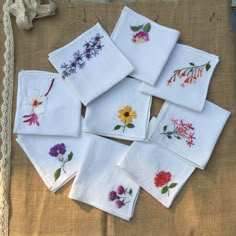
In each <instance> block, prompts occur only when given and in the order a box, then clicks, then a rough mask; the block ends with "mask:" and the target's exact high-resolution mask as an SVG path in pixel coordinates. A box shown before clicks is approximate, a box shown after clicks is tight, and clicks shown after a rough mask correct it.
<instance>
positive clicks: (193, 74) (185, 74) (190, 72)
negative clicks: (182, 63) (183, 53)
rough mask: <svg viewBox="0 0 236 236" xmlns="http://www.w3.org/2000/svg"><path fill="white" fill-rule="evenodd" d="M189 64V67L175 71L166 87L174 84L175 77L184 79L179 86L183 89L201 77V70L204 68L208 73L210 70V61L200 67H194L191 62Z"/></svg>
mask: <svg viewBox="0 0 236 236" xmlns="http://www.w3.org/2000/svg"><path fill="white" fill-rule="evenodd" d="M189 64H190V66H189V67H185V68H182V69H177V70H175V71H174V74H173V75H172V76H171V78H170V79H168V80H167V86H169V85H171V83H174V82H175V80H176V78H177V77H178V78H179V79H181V78H185V80H184V82H183V83H181V84H180V86H181V87H183V88H184V87H185V84H192V83H193V84H195V83H196V82H197V79H198V78H201V77H202V74H203V69H204V68H205V70H206V71H208V70H209V69H210V68H211V65H210V61H209V62H207V63H205V64H203V65H200V66H196V65H195V64H194V63H193V62H190V63H189Z"/></svg>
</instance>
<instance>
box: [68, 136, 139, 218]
mask: <svg viewBox="0 0 236 236" xmlns="http://www.w3.org/2000/svg"><path fill="white" fill-rule="evenodd" d="M91 136H92V137H91V140H90V147H91V148H90V149H89V152H88V153H87V155H86V157H85V159H86V161H85V162H84V164H83V166H81V168H79V169H78V173H77V175H76V178H75V180H74V182H73V185H72V188H71V191H70V194H69V198H72V199H74V200H77V201H80V202H84V203H86V204H89V205H92V206H94V207H96V208H98V209H101V210H102V211H105V212H107V213H110V214H112V215H115V216H118V217H120V218H122V219H125V220H130V218H131V217H132V216H133V213H134V209H135V204H136V201H137V199H138V195H139V186H138V185H137V184H136V183H135V182H134V181H132V180H131V179H130V178H129V177H128V176H127V175H126V174H125V173H124V172H123V171H122V170H121V169H120V168H119V167H118V166H117V165H116V164H117V162H118V161H119V160H120V159H121V158H122V157H123V156H124V154H125V152H126V151H127V149H128V146H126V145H124V144H121V143H118V142H114V141H112V140H109V139H106V138H102V137H99V136H96V135H91Z"/></svg>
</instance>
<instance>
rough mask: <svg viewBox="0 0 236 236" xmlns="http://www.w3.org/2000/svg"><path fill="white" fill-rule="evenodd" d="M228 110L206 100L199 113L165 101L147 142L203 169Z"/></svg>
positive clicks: (228, 114) (226, 117)
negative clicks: (159, 146)
mask: <svg viewBox="0 0 236 236" xmlns="http://www.w3.org/2000/svg"><path fill="white" fill-rule="evenodd" d="M229 116H230V112H229V111H227V110H225V109H223V108H221V107H219V106H217V105H215V104H213V103H211V102H209V101H206V103H205V106H204V108H203V110H202V112H196V111H192V110H189V109H186V108H183V107H180V106H177V105H174V104H171V103H169V102H165V104H164V105H163V107H162V109H161V111H160V113H159V114H158V117H157V122H156V127H155V129H154V132H153V133H152V136H151V141H152V142H156V143H159V144H161V145H162V146H163V147H165V148H167V149H168V150H169V151H172V152H173V153H176V154H177V155H178V156H179V157H180V158H183V159H184V160H187V161H189V162H190V163H192V164H193V165H195V166H196V167H198V168H201V169H204V168H205V166H206V164H207V162H208V160H209V158H210V156H211V154H212V151H213V149H214V147H215V144H216V142H217V140H218V138H219V136H220V134H221V132H222V130H223V128H224V126H225V123H226V121H227V120H228V118H229Z"/></svg>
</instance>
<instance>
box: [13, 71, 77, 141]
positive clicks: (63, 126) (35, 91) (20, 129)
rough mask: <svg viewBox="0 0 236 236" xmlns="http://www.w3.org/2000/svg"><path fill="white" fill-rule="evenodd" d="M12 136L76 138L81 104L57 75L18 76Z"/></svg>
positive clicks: (38, 73) (29, 73) (41, 72)
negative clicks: (14, 134) (13, 134)
mask: <svg viewBox="0 0 236 236" xmlns="http://www.w3.org/2000/svg"><path fill="white" fill-rule="evenodd" d="M18 77H19V80H18V92H17V106H16V115H15V124H14V133H17V134H36V135H60V136H72V137H78V136H79V134H80V126H81V102H80V101H79V100H78V99H76V97H75V96H73V94H71V92H70V90H69V89H68V87H67V86H66V85H65V82H64V81H63V80H62V79H61V77H60V76H59V74H55V73H49V72H45V71H21V72H20V73H19V76H18Z"/></svg>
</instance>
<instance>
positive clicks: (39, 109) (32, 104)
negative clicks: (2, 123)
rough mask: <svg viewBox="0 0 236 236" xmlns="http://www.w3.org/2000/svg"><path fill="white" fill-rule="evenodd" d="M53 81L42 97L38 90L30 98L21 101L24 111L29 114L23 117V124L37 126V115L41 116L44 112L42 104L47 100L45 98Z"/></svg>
mask: <svg viewBox="0 0 236 236" xmlns="http://www.w3.org/2000/svg"><path fill="white" fill-rule="evenodd" d="M54 80H55V79H52V82H51V84H50V86H49V89H48V91H47V92H46V93H45V94H44V95H40V91H39V90H34V91H33V92H32V95H31V97H25V98H24V101H23V106H24V109H25V110H26V111H27V113H29V115H24V116H23V118H24V119H25V120H24V121H23V122H24V123H29V125H30V126H31V125H32V124H36V125H37V126H39V125H40V124H39V121H38V115H39V114H42V113H43V112H44V110H45V107H44V103H45V101H46V100H47V96H48V94H49V93H50V91H51V89H52V86H53V83H54Z"/></svg>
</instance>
